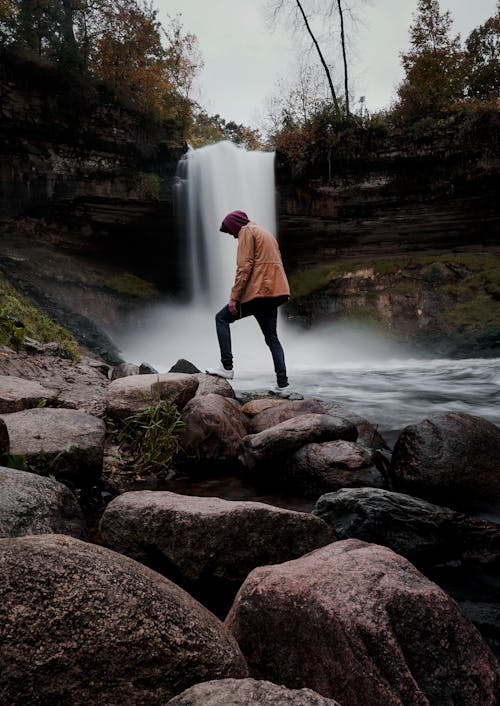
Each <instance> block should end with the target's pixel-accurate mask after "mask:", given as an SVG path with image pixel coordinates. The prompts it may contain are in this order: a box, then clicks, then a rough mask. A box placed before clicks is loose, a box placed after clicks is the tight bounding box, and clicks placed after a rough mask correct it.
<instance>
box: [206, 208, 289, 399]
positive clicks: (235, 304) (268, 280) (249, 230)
mask: <svg viewBox="0 0 500 706" xmlns="http://www.w3.org/2000/svg"><path fill="white" fill-rule="evenodd" d="M220 230H221V232H222V233H228V234H229V235H232V236H233V237H234V238H237V239H238V253H237V257H236V276H235V280H234V285H233V288H232V289H231V294H230V297H229V302H228V303H227V304H226V306H224V307H223V308H222V309H221V310H220V311H219V312H218V313H217V314H216V316H215V326H216V330H217V338H218V340H219V347H220V354H221V363H222V365H221V366H220V367H217V368H207V371H206V372H207V373H208V374H209V375H218V376H219V377H222V378H226V379H228V380H232V379H233V377H234V371H233V355H232V350H231V331H230V328H229V327H230V325H231V324H233V323H234V322H235V321H238V319H243V318H245V317H246V316H254V317H255V318H256V319H257V323H258V324H259V326H260V328H261V331H262V333H263V334H264V339H265V341H266V343H267V345H268V346H269V350H270V351H271V355H272V357H273V362H274V371H275V373H276V387H275V388H274V390H273V392H274V393H275V394H278V395H280V396H283V397H287V396H288V395H289V394H290V391H291V390H290V385H289V383H288V377H287V372H286V365H285V355H284V353H283V348H282V346H281V343H280V341H279V338H278V334H277V331H276V324H277V319H278V307H279V306H280V305H281V304H283V302H285V301H286V300H287V299H288V298H289V296H290V287H289V285H288V280H287V277H286V274H285V269H284V267H283V261H282V259H281V253H280V250H279V247H278V243H277V241H276V238H275V237H274V236H273V235H272V234H271V233H269V232H268V231H267V230H264V228H261V227H260V226H258V225H257V224H256V223H253V222H252V221H250V219H249V218H248V216H247V214H246V213H244V212H243V211H232V212H231V213H228V215H227V216H226V217H225V218H224V220H223V221H222V225H221V227H220Z"/></svg>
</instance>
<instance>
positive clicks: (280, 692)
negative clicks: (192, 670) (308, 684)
mask: <svg viewBox="0 0 500 706" xmlns="http://www.w3.org/2000/svg"><path fill="white" fill-rule="evenodd" d="M223 704H225V705H226V706H285V705H286V706H340V704H339V703H338V702H337V701H334V700H333V699H325V698H324V697H323V696H320V695H319V694H317V693H316V692H314V691H311V689H287V688H286V687H285V686H278V684H272V683H271V682H269V681H264V680H260V681H259V680H257V679H220V680H218V681H208V682H204V683H203V684H196V685H195V686H192V687H191V688H190V689H187V690H186V691H183V692H182V694H179V695H178V696H174V698H173V699H171V700H170V701H169V702H168V705H167V706H222V705H223Z"/></svg>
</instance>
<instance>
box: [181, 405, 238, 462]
mask: <svg viewBox="0 0 500 706" xmlns="http://www.w3.org/2000/svg"><path fill="white" fill-rule="evenodd" d="M181 419H182V421H183V422H184V424H185V425H186V426H185V429H184V432H183V433H182V434H181V436H180V439H179V440H180V444H181V446H182V448H183V450H184V452H185V454H186V455H187V457H188V458H189V462H190V463H191V464H193V465H200V464H204V465H205V466H206V467H208V466H209V465H212V464H218V465H220V464H227V463H230V462H234V461H236V459H237V457H238V454H239V452H240V449H241V443H242V439H243V437H244V436H245V435H246V433H247V429H246V418H245V416H244V415H243V414H242V413H241V411H240V410H239V409H238V408H237V407H235V406H234V404H231V402H230V400H229V399H227V398H225V397H221V395H215V394H212V393H209V394H206V395H201V396H200V397H195V398H194V399H192V400H191V402H189V403H188V404H187V405H186V406H185V408H184V409H183V411H182V414H181Z"/></svg>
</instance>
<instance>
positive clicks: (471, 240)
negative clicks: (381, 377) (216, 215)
mask: <svg viewBox="0 0 500 706" xmlns="http://www.w3.org/2000/svg"><path fill="white" fill-rule="evenodd" d="M499 127H500V115H499V113H498V112H496V111H484V112H483V113H482V114H476V115H475V116H467V115H465V114H462V115H460V114H457V115H455V116H453V117H450V118H449V119H447V120H446V121H442V122H441V123H435V122H434V123H432V124H427V125H425V124H424V125H420V126H415V128H414V130H413V131H412V130H409V131H407V132H406V133H405V134H392V135H391V136H383V137H380V136H375V135H373V134H370V132H368V131H364V132H363V131H360V133H359V134H358V135H355V136H351V138H350V140H349V139H348V140H346V141H345V142H343V143H340V145H339V148H338V150H337V151H335V150H333V151H332V153H331V155H330V161H328V160H327V155H325V154H324V153H323V154H321V153H318V154H317V155H314V156H313V158H312V159H311V160H310V162H309V163H307V164H302V165H297V164H290V163H289V162H287V160H286V159H285V158H284V157H283V155H278V158H277V175H278V191H279V224H280V242H281V247H282V250H283V253H284V258H285V262H286V265H287V268H288V271H289V272H290V273H291V279H292V285H293V286H292V294H293V296H294V298H293V300H292V302H291V303H290V304H289V305H288V315H289V316H290V317H293V318H296V319H298V320H300V321H302V322H305V323H308V324H311V323H315V322H320V321H325V320H337V319H352V318H354V319H369V320H370V321H371V322H374V323H377V324H378V325H380V326H381V327H382V328H384V329H385V330H386V331H388V332H390V334H391V335H393V336H394V337H395V338H398V339H400V340H405V341H410V342H415V343H416V344H417V345H418V346H420V347H425V348H427V349H429V350H431V351H432V350H433V349H434V351H438V352H446V353H448V354H457V355H464V354H465V355H467V354H478V353H481V352H482V351H483V352H486V351H487V352H488V353H490V354H491V353H495V352H496V353H500V329H499V327H498V323H499V322H500V308H499V302H498V300H499V297H498V281H497V277H498V276H499V275H500V272H499V271H497V269H498V268H497V266H498V259H497V257H498V252H499V241H498V233H499V222H500V218H499V214H498V207H497V198H498V193H499V186H500V183H499V178H498V172H499V169H498V168H499V158H498V143H499ZM483 256H485V257H486V258H487V259H486V261H483V260H482V259H481V258H482V257H483ZM486 272H487V273H488V274H487V276H486V274H485V273H486ZM481 273H483V274H481ZM446 310H449V311H450V315H449V316H448V317H445V316H444V312H445V311H446ZM460 312H462V316H463V319H462V320H461V319H460Z"/></svg>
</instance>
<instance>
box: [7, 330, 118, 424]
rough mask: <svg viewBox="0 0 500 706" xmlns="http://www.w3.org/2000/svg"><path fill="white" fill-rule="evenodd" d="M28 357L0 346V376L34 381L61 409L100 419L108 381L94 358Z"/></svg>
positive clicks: (45, 355) (41, 355)
mask: <svg viewBox="0 0 500 706" xmlns="http://www.w3.org/2000/svg"><path fill="white" fill-rule="evenodd" d="M40 348H41V349H42V353H41V354H38V353H36V352H35V353H36V354H31V353H29V352H28V351H27V350H24V348H23V349H21V350H20V351H19V352H15V351H13V350H11V349H9V348H6V347H0V350H1V355H0V375H9V376H16V377H21V378H24V379H25V380H34V381H36V382H38V383H39V384H41V385H42V386H43V387H45V388H47V389H48V390H50V391H51V394H52V395H55V396H56V397H57V403H58V404H59V405H60V406H61V407H67V408H71V409H79V410H81V411H82V412H87V413H89V414H94V415H96V416H100V415H102V414H103V413H104V408H105V395H106V388H107V386H108V384H109V380H108V378H107V377H106V376H105V375H103V374H102V368H99V367H96V364H95V358H88V357H87V356H82V357H81V359H80V360H79V361H78V362H74V361H72V360H68V359H67V358H62V357H61V356H54V355H50V356H49V355H47V354H44V353H43V346H42V345H41V344H40Z"/></svg>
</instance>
